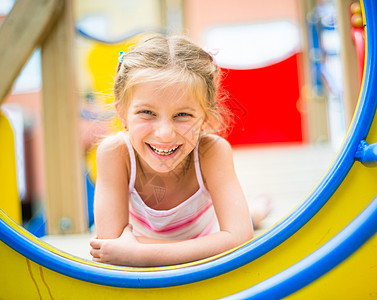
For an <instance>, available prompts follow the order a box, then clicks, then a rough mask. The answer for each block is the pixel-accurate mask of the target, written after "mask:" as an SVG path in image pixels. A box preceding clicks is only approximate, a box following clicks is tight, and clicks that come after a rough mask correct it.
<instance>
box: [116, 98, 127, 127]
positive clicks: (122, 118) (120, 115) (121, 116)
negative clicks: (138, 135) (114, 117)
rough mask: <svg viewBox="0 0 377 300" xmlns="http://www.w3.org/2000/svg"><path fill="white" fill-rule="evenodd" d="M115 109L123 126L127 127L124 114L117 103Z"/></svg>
mask: <svg viewBox="0 0 377 300" xmlns="http://www.w3.org/2000/svg"><path fill="white" fill-rule="evenodd" d="M115 110H116V112H117V114H118V117H119V119H120V122H121V123H122V126H123V128H124V129H127V122H126V118H125V114H124V112H123V111H122V109H121V108H120V107H119V103H117V104H115Z"/></svg>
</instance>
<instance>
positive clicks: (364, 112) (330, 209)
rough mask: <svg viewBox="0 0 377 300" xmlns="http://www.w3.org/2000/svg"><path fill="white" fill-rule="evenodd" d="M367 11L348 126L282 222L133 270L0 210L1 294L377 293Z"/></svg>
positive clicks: (372, 12) (375, 79) (376, 41)
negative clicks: (193, 255) (36, 232)
mask: <svg viewBox="0 0 377 300" xmlns="http://www.w3.org/2000/svg"><path fill="white" fill-rule="evenodd" d="M363 7H364V16H365V20H364V24H366V33H367V34H366V36H367V43H366V57H365V62H366V63H365V68H364V80H363V84H362V90H361V94H360V97H359V102H358V107H357V110H356V112H355V115H354V118H353V121H352V123H351V127H350V129H349V131H348V134H347V137H346V139H345V140H344V142H343V145H342V148H341V149H340V151H339V153H338V154H337V156H336V158H335V160H334V162H333V163H332V165H331V166H330V167H329V170H328V172H327V173H326V174H325V175H324V176H323V178H322V180H321V181H320V182H319V183H318V184H317V186H316V187H315V188H314V189H313V191H312V192H311V193H310V194H309V195H308V196H307V197H306V199H304V200H303V201H302V202H301V203H300V204H299V205H298V206H297V207H296V209H295V210H293V211H292V212H291V213H290V214H289V215H288V216H287V217H286V218H284V219H283V220H281V221H280V222H279V223H277V224H276V225H275V226H274V227H272V228H271V229H269V230H268V231H266V232H265V233H263V234H262V235H260V236H258V237H256V238H254V239H253V240H251V241H249V242H247V243H245V244H244V245H242V246H240V247H237V248H236V249H233V250H231V251H228V252H226V253H223V254H221V255H218V256H215V257H211V258H208V259H204V260H201V261H196V262H192V263H188V264H184V265H177V266H169V267H157V268H130V267H117V266H110V265H103V264H98V263H93V262H90V261H86V260H83V259H79V258H77V257H72V256H71V255H69V254H66V253H63V252H61V251H59V250H57V249H55V248H53V247H51V246H49V245H47V244H45V243H43V242H41V241H40V240H39V239H37V238H35V237H34V236H33V235H31V234H30V233H28V232H27V231H25V230H24V229H23V228H21V227H20V226H18V225H17V224H16V223H15V222H14V221H13V220H12V219H10V218H9V217H8V216H7V215H6V214H5V213H4V212H3V211H1V210H0V240H1V242H0V257H1V259H0V260H1V263H0V266H1V267H0V281H1V286H2V288H1V291H0V296H1V298H5V299H7V298H10V299H23V298H27V299H30V298H36V299H38V298H39V299H50V298H51V299H93V298H94V299H97V298H101V299H107V298H108V299H113V298H117V299H122V298H127V299H129V298H141V297H147V298H156V299H157V298H165V299H166V298H171V299H177V298H179V299H184V298H188V299H191V298H193V297H195V298H198V299H205V298H221V297H229V298H235V299H239V298H243V299H244V298H251V299H278V298H282V297H286V296H289V295H290V297H291V298H293V299H295V298H296V299H365V298H368V297H370V298H375V297H376V295H377V282H376V278H377V268H376V265H377V256H376V255H375V249H376V247H377V235H376V234H375V233H376V231H377V200H373V199H374V198H375V197H376V195H377V186H376V184H375V182H376V179H377V170H376V169H374V168H368V167H366V166H364V164H363V163H365V164H368V163H370V162H373V161H376V154H375V151H374V150H375V145H373V142H375V141H376V140H377V119H376V118H375V116H374V113H375V111H376V107H377V71H376V68H375V66H376V65H377V2H376V1H374V0H365V1H364V3H363ZM0 129H1V130H2V128H1V127H0ZM1 130H0V132H2V131H1ZM6 143H7V146H9V147H10V148H12V144H11V142H10V141H9V140H8V141H6ZM2 144H3V141H2ZM368 144H371V145H369V146H368ZM10 159H12V158H10ZM356 160H360V162H361V163H360V162H358V161H356ZM7 171H8V170H1V173H6V172H7ZM9 171H12V170H9ZM8 174H9V173H8ZM15 184H16V183H15V182H14V183H13V185H15ZM9 187H10V188H11V185H10V184H9ZM3 196H4V193H3V191H1V197H3ZM6 197H7V194H6Z"/></svg>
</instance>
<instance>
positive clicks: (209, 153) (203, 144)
mask: <svg viewBox="0 0 377 300" xmlns="http://www.w3.org/2000/svg"><path fill="white" fill-rule="evenodd" d="M232 153H233V151H232V147H231V145H230V144H229V142H228V141H227V140H226V139H224V138H223V137H221V136H218V135H215V134H208V135H205V136H203V137H202V138H201V140H200V143H199V157H200V160H201V162H202V163H205V162H206V161H212V160H215V159H216V158H221V157H224V155H225V156H227V157H229V156H232V155H233V154H232Z"/></svg>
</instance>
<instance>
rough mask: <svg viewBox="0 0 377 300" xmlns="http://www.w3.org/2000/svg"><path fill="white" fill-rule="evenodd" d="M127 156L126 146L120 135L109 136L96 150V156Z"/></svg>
mask: <svg viewBox="0 0 377 300" xmlns="http://www.w3.org/2000/svg"><path fill="white" fill-rule="evenodd" d="M125 154H126V155H127V154H128V149H127V145H126V143H125V141H124V138H123V137H122V136H121V135H120V134H114V135H110V136H108V137H106V138H104V139H103V140H102V141H101V143H100V144H99V146H98V148H97V156H101V157H103V156H107V155H114V156H119V155H120V156H124V155H125Z"/></svg>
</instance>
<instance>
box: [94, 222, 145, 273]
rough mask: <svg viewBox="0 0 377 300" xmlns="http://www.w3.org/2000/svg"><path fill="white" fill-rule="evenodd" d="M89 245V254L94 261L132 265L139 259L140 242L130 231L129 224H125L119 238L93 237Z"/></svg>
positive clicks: (130, 226)
mask: <svg viewBox="0 0 377 300" xmlns="http://www.w3.org/2000/svg"><path fill="white" fill-rule="evenodd" d="M90 246H91V247H92V249H91V250H90V254H91V255H92V256H93V261H95V262H101V263H107V264H113V265H123V266H125V265H128V266H132V265H135V263H136V262H137V261H138V260H139V259H140V257H138V254H139V251H138V249H139V246H140V243H139V242H138V241H137V239H136V237H135V235H134V234H133V233H132V225H131V224H128V225H127V226H126V228H125V229H124V230H123V233H122V234H121V236H120V237H119V238H117V239H97V238H93V239H91V241H90Z"/></svg>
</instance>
